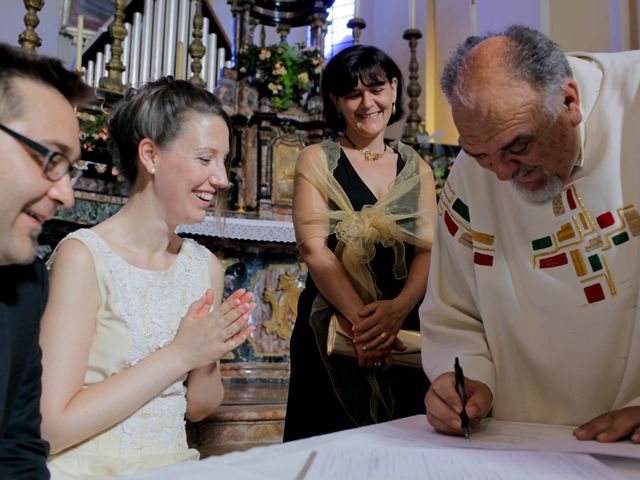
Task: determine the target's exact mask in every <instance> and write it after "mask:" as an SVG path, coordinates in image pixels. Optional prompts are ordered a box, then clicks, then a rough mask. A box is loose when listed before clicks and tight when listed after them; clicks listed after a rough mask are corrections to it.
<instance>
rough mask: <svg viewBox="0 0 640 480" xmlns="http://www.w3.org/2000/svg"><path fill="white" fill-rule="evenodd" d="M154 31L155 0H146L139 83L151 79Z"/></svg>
mask: <svg viewBox="0 0 640 480" xmlns="http://www.w3.org/2000/svg"><path fill="white" fill-rule="evenodd" d="M152 32H153V0H144V15H143V16H142V35H141V38H142V45H141V47H140V71H139V73H138V79H139V83H140V84H143V83H147V82H148V81H149V73H150V71H151V54H152V50H151V35H152Z"/></svg>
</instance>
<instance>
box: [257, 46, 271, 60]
mask: <svg viewBox="0 0 640 480" xmlns="http://www.w3.org/2000/svg"><path fill="white" fill-rule="evenodd" d="M270 56H271V52H270V51H269V50H267V49H266V48H263V49H262V50H260V54H259V55H258V58H259V59H260V60H266V59H267V58H269V57H270Z"/></svg>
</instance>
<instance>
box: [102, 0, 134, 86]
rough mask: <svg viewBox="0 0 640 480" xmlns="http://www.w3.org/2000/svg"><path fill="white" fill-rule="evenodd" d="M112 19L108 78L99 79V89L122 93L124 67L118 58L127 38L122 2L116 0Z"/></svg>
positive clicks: (122, 0) (121, 0)
mask: <svg viewBox="0 0 640 480" xmlns="http://www.w3.org/2000/svg"><path fill="white" fill-rule="evenodd" d="M114 17H115V18H114V20H113V23H112V24H111V25H110V26H109V35H110V36H111V59H110V60H109V64H108V65H107V69H108V70H109V76H108V77H102V78H101V79H100V88H103V89H105V90H108V91H110V92H114V93H122V92H123V91H124V85H123V84H122V72H124V69H125V66H124V65H123V64H122V61H121V60H120V57H121V55H122V42H123V41H124V39H125V37H126V36H127V29H126V28H125V27H124V0H116V13H115V15H114Z"/></svg>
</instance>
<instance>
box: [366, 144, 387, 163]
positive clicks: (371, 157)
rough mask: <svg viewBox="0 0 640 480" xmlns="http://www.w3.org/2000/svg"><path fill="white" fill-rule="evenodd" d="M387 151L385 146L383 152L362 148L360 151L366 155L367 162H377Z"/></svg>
mask: <svg viewBox="0 0 640 480" xmlns="http://www.w3.org/2000/svg"><path fill="white" fill-rule="evenodd" d="M386 151H387V148H386V146H385V149H384V150H383V151H381V152H372V151H371V150H360V153H361V154H362V156H363V157H364V161H365V162H377V161H378V160H380V159H381V158H382V157H383V156H384V152H386Z"/></svg>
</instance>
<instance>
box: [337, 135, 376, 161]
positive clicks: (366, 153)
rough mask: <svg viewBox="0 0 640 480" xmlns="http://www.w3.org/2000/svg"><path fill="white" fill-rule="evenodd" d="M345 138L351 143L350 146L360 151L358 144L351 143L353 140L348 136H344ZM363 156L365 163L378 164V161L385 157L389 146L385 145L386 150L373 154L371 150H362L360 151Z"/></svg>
mask: <svg viewBox="0 0 640 480" xmlns="http://www.w3.org/2000/svg"><path fill="white" fill-rule="evenodd" d="M344 138H345V140H346V141H347V142H349V144H350V145H351V146H352V147H353V148H355V149H356V150H358V147H356V144H355V143H353V142H352V141H351V139H350V138H349V137H348V136H347V134H346V133H345V134H344ZM358 151H359V152H360V153H361V154H362V156H363V157H364V161H365V162H377V161H378V160H380V159H381V158H382V157H384V154H385V153H386V151H387V144H386V143H385V144H384V149H383V150H382V151H381V152H372V151H371V150H365V149H364V148H363V149H362V150H358Z"/></svg>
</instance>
